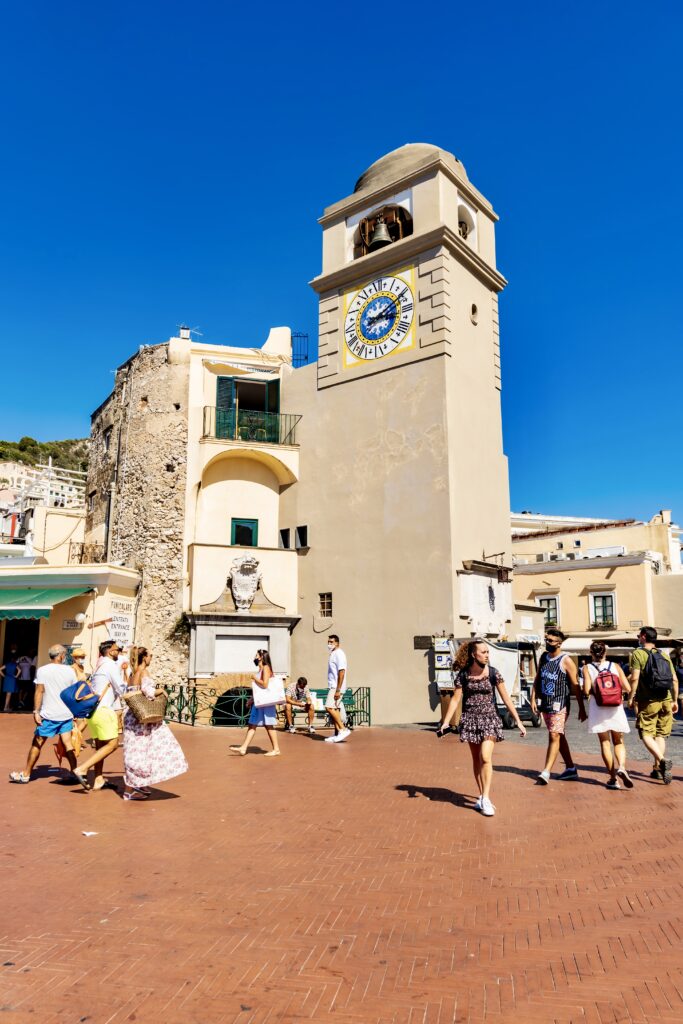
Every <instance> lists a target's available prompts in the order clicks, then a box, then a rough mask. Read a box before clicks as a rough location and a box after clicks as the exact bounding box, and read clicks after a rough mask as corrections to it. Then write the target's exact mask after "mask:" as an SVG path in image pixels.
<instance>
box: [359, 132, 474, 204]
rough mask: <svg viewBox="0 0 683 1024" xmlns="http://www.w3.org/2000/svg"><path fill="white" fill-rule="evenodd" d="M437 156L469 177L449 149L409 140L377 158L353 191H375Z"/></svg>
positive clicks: (465, 176)
mask: <svg viewBox="0 0 683 1024" xmlns="http://www.w3.org/2000/svg"><path fill="white" fill-rule="evenodd" d="M437 158H440V159H441V160H443V162H444V163H445V164H448V165H450V166H451V167H452V168H453V169H454V170H456V169H457V170H458V172H459V173H460V174H461V175H462V176H464V178H465V179H467V172H466V171H465V168H464V166H463V165H462V164H461V163H460V161H459V160H458V159H457V157H455V156H453V154H452V153H449V152H448V150H446V149H440V148H439V147H438V146H432V145H431V144H430V143H428V142H408V143H406V145H405V146H399V148H398V149H394V150H392V151H391V153H387V154H386V155H385V156H382V157H380V159H379V160H375V162H374V164H370V166H369V167H368V169H367V170H366V171H364V172H363V173H362V174H361V176H360V178H359V179H358V181H357V182H356V187H355V188H354V190H353V191H354V192H364V191H366V190H368V189H372V190H373V191H374V190H376V189H378V188H381V187H382V185H386V184H389V183H390V182H392V181H396V180H399V179H400V178H404V177H406V176H407V175H408V174H411V173H412V172H413V171H415V170H417V169H418V168H420V167H421V166H423V165H424V166H426V165H427V164H430V163H432V162H433V161H434V160H435V159H437Z"/></svg>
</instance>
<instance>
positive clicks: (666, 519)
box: [659, 508, 671, 526]
mask: <svg viewBox="0 0 683 1024" xmlns="http://www.w3.org/2000/svg"><path fill="white" fill-rule="evenodd" d="M659 514H660V516H661V517H662V522H663V523H664V525H665V526H671V509H670V508H663V509H662V510H661V512H660V513H659Z"/></svg>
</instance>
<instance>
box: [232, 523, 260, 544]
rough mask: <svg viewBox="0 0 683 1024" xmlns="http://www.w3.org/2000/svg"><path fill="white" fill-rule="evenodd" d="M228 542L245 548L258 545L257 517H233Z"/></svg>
mask: <svg viewBox="0 0 683 1024" xmlns="http://www.w3.org/2000/svg"><path fill="white" fill-rule="evenodd" d="M230 543H231V544H240V545H241V546H242V547H245V548H256V547H258V519H233V520H232V528H231V530H230Z"/></svg>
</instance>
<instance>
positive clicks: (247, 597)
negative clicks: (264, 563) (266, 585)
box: [228, 555, 261, 615]
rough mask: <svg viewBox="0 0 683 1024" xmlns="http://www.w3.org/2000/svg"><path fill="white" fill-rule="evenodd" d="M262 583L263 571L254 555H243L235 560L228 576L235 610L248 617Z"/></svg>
mask: <svg viewBox="0 0 683 1024" xmlns="http://www.w3.org/2000/svg"><path fill="white" fill-rule="evenodd" d="M260 582H261V570H260V569H259V562H258V559H257V558H254V556H253V555H242V556H241V557H240V558H234V559H233V562H232V566H231V568H230V572H229V574H228V584H229V586H230V590H231V591H232V599H233V601H234V602H235V608H236V609H237V611H238V613H239V614H240V615H248V614H249V609H250V608H251V606H252V604H253V602H254V598H255V597H256V591H257V590H258V587H259V583H260Z"/></svg>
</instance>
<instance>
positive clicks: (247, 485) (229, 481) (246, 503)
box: [196, 458, 280, 548]
mask: <svg viewBox="0 0 683 1024" xmlns="http://www.w3.org/2000/svg"><path fill="white" fill-rule="evenodd" d="M279 501H280V485H279V484H278V481H277V478H276V476H275V474H274V473H273V472H272V470H270V469H269V468H268V467H267V466H264V465H262V464H260V463H258V462H255V461H254V460H253V459H246V458H234V459H219V460H217V461H215V462H213V463H212V464H211V465H210V466H209V467H208V469H207V470H206V472H205V473H204V475H203V477H202V488H201V491H200V493H199V511H198V516H197V529H196V536H197V538H201V542H202V543H204V544H230V536H231V521H232V519H256V520H257V521H258V542H259V546H260V547H270V548H273V547H277V539H278V506H279Z"/></svg>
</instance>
